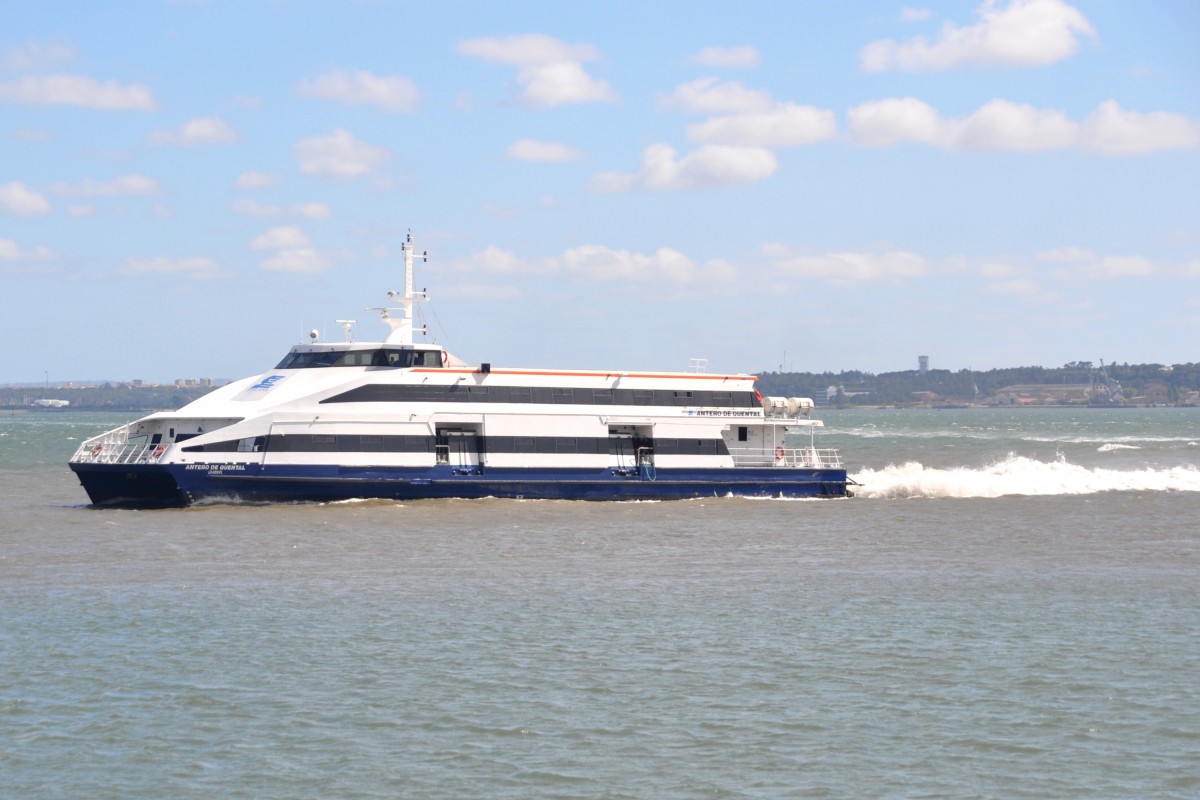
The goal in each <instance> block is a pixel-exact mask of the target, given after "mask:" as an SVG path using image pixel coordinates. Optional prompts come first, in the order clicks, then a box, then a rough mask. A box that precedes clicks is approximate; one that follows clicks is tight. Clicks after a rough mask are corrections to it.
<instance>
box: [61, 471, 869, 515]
mask: <svg viewBox="0 0 1200 800" xmlns="http://www.w3.org/2000/svg"><path fill="white" fill-rule="evenodd" d="M195 466H196V465H178V464H173V465H162V464H78V463H73V464H71V469H72V470H74V471H75V474H76V475H77V476H78V478H79V481H80V483H82V484H83V488H84V489H85V491H87V494H88V497H89V498H90V499H91V501H92V505H94V506H101V507H112V508H170V507H181V506H186V505H191V504H193V503H199V502H205V501H209V502H245V503H277V502H336V501H340V500H354V499H384V500H425V499H435V498H441V499H445V498H464V499H478V498H485V497H498V498H513V499H529V500H680V499H687V498H695V497H724V496H737V497H788V498H799V497H845V496H846V494H847V491H846V484H847V478H846V471H845V470H843V469H804V470H795V469H788V470H780V469H771V468H766V469H748V470H747V469H740V470H737V472H736V474H731V470H723V469H716V470H714V469H657V470H655V469H640V470H636V471H630V473H629V474H626V475H614V474H612V471H611V470H592V469H556V470H540V469H492V468H488V469H486V470H478V471H472V472H469V473H466V474H457V473H459V472H461V471H456V470H455V469H453V468H451V467H448V466H438V467H433V468H429V469H426V468H415V469H409V468H379V469H370V468H361V467H355V468H346V467H336V466H332V467H331V466H288V467H269V466H268V467H264V466H260V465H255V464H231V465H212V466H211V468H210V469H195Z"/></svg>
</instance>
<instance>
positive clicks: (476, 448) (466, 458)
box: [436, 426, 483, 470]
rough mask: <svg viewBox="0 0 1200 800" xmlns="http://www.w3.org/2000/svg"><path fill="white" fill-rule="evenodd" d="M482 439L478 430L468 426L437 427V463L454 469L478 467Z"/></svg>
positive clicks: (480, 461) (480, 458)
mask: <svg viewBox="0 0 1200 800" xmlns="http://www.w3.org/2000/svg"><path fill="white" fill-rule="evenodd" d="M482 439H483V437H482V436H480V434H479V431H477V430H471V429H469V428H443V427H440V426H439V427H438V429H437V442H436V444H437V463H439V464H449V465H450V466H451V467H454V468H455V469H471V470H474V469H478V468H479V466H480V464H482V463H483V460H482Z"/></svg>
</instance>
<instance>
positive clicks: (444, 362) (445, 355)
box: [442, 350, 450, 367]
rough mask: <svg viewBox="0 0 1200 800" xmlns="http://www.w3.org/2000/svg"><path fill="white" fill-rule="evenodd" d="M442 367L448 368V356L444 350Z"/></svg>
mask: <svg viewBox="0 0 1200 800" xmlns="http://www.w3.org/2000/svg"><path fill="white" fill-rule="evenodd" d="M442 366H443V367H448V366H450V354H449V353H447V352H446V351H445V350H443V351H442Z"/></svg>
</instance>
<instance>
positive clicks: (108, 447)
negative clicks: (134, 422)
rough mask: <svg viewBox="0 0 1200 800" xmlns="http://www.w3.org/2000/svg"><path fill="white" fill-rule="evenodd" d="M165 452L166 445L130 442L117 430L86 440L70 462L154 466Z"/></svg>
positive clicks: (122, 432) (120, 430) (121, 430)
mask: <svg viewBox="0 0 1200 800" xmlns="http://www.w3.org/2000/svg"><path fill="white" fill-rule="evenodd" d="M166 452H167V448H166V445H163V444H148V443H146V442H131V441H129V439H127V438H126V437H125V435H124V430H123V429H120V428H118V429H117V430H116V431H112V432H110V433H109V434H105V435H102V436H97V437H94V438H92V439H88V440H87V441H86V442H84V443H83V444H81V445H80V446H79V449H78V450H76V451H75V455H73V456H71V461H73V462H76V463H83V464H155V463H157V462H158V460H159V459H161V458H162V457H163V454H164V453H166Z"/></svg>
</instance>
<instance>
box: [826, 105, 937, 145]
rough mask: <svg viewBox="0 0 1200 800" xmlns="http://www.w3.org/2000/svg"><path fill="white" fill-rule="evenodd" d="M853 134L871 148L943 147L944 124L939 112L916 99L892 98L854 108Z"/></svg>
mask: <svg viewBox="0 0 1200 800" xmlns="http://www.w3.org/2000/svg"><path fill="white" fill-rule="evenodd" d="M846 116H847V117H848V118H849V120H850V135H851V136H852V137H853V138H854V140H855V141H856V142H858V143H859V144H861V145H865V146H867V147H889V146H891V145H894V144H900V143H901V142H924V143H925V144H939V143H940V142H941V140H942V138H943V127H944V125H943V122H942V118H941V116H940V115H939V114H938V112H937V110H936V109H935V108H934V107H933V106H931V105H929V104H928V103H924V102H922V101H920V100H918V99H916V98H915V97H890V98H888V99H886V100H875V101H872V102H868V103H863V104H862V105H860V106H856V107H855V108H852V109H850V111H849V112H847V114H846Z"/></svg>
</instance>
